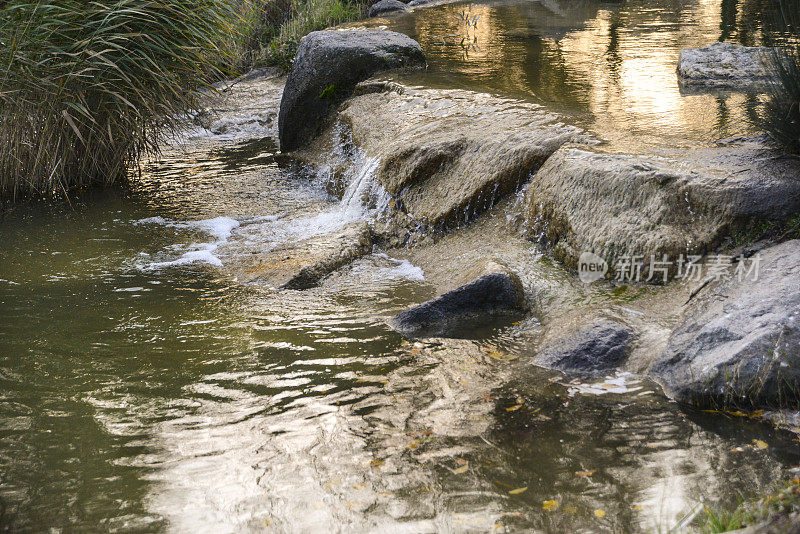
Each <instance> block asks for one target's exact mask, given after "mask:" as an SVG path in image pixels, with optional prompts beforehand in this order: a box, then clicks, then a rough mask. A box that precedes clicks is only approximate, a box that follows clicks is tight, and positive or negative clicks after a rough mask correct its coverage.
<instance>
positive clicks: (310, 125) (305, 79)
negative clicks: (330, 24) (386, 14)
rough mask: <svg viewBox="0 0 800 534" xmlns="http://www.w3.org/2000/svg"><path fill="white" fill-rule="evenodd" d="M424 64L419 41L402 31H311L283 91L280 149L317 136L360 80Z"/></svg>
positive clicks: (296, 146)
mask: <svg viewBox="0 0 800 534" xmlns="http://www.w3.org/2000/svg"><path fill="white" fill-rule="evenodd" d="M424 66H425V53H424V52H423V51H422V48H420V46H419V43H417V42H416V41H415V40H413V39H411V38H410V37H408V36H406V35H403V34H401V33H396V32H390V31H366V30H346V31H335V30H325V31H318V32H311V33H309V34H308V35H306V36H305V37H304V38H303V40H302V41H301V43H300V48H299V50H298V51H297V56H296V57H295V60H294V65H293V66H292V70H291V72H290V73H289V77H288V79H287V80H286V87H285V89H284V91H283V98H282V100H281V109H280V114H279V117H278V130H279V139H280V147H281V150H282V151H284V152H286V151H290V150H295V149H297V148H300V147H301V146H303V145H304V144H305V143H307V142H308V141H310V140H311V139H313V138H314V137H315V136H316V135H317V134H318V133H319V131H320V130H321V129H322V127H323V126H324V123H325V121H326V119H327V117H328V114H329V113H330V112H331V111H332V110H334V109H335V108H336V106H337V105H338V104H339V103H340V102H341V101H343V100H344V99H346V98H347V97H349V96H350V94H351V93H352V91H353V88H354V87H355V85H356V84H357V83H358V82H360V81H363V80H365V79H367V78H369V77H370V76H372V75H373V74H375V73H376V72H379V71H384V70H390V69H399V68H410V67H424Z"/></svg>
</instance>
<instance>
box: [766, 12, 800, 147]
mask: <svg viewBox="0 0 800 534" xmlns="http://www.w3.org/2000/svg"><path fill="white" fill-rule="evenodd" d="M776 18H777V21H776V23H775V26H776V27H777V28H778V29H779V35H778V36H777V37H778V39H777V42H776V43H775V44H776V46H775V47H774V49H773V53H772V55H771V57H770V58H769V65H770V68H771V69H772V71H773V73H774V75H775V78H776V80H777V82H776V83H775V84H774V85H773V86H772V87H771V90H770V94H769V95H768V96H769V98H768V100H767V102H766V103H765V105H764V111H763V113H762V114H761V115H760V116H759V117H758V119H757V126H759V127H760V128H761V129H763V130H764V131H766V132H767V133H768V134H769V135H770V137H772V139H773V140H774V141H776V142H777V143H778V144H780V145H781V146H783V147H784V148H786V150H788V151H789V152H793V153H795V154H800V2H798V1H797V0H780V2H779V5H778V7H777V14H776Z"/></svg>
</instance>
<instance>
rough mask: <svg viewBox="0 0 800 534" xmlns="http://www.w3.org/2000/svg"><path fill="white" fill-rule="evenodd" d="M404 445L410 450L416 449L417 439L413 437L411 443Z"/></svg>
mask: <svg viewBox="0 0 800 534" xmlns="http://www.w3.org/2000/svg"><path fill="white" fill-rule="evenodd" d="M406 447H408V448H409V449H411V450H412V451H413V450H414V449H416V448H417V447H419V440H416V439H415V440H414V441H412V442H411V443H409V444H408V445H406Z"/></svg>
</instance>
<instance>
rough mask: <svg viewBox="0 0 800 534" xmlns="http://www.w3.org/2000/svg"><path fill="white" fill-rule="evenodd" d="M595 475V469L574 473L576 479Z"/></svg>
mask: <svg viewBox="0 0 800 534" xmlns="http://www.w3.org/2000/svg"><path fill="white" fill-rule="evenodd" d="M595 473H597V469H587V470H586V471H575V476H576V477H581V478H587V477H590V476H592V475H593V474H595Z"/></svg>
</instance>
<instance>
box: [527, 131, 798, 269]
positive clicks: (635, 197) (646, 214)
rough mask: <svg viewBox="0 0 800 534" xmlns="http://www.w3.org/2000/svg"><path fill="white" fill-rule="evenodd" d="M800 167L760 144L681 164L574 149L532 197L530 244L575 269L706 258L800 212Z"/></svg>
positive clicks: (555, 161)
mask: <svg viewBox="0 0 800 534" xmlns="http://www.w3.org/2000/svg"><path fill="white" fill-rule="evenodd" d="M798 176H800V160H798V159H797V158H788V157H785V156H783V155H781V154H778V153H774V152H772V151H770V150H769V149H767V148H765V147H764V146H761V145H758V144H752V145H741V146H726V147H719V148H712V149H696V150H687V151H685V152H684V154H683V155H681V156H674V157H659V156H645V155H637V154H610V153H604V152H602V151H600V150H597V149H591V148H588V147H585V146H582V147H578V146H567V147H563V148H561V149H560V150H559V151H558V152H556V153H555V154H553V156H551V157H550V159H548V160H547V162H546V163H545V164H544V165H543V166H542V168H541V169H540V170H539V172H537V173H536V175H535V176H534V178H533V180H532V182H531V184H530V185H529V186H528V189H527V192H526V196H525V218H526V226H527V229H528V230H527V231H528V236H529V237H530V238H532V239H535V240H537V241H539V242H541V243H542V244H544V245H547V246H549V247H551V248H552V251H553V255H554V257H555V258H556V259H558V260H560V261H562V262H564V263H565V264H566V265H567V266H569V267H574V266H575V265H576V264H577V260H578V258H579V256H580V254H581V253H583V252H594V253H595V254H598V255H599V256H601V257H602V258H604V259H605V260H606V261H607V262H608V264H609V265H610V266H612V270H611V272H612V274H613V265H615V264H616V261H617V260H619V259H620V258H622V257H624V256H628V255H641V256H642V257H643V258H644V259H645V263H647V262H648V261H649V259H650V257H651V255H653V254H654V255H656V257H657V258H659V259H661V258H662V255H663V254H668V255H669V256H670V258H672V260H675V259H676V258H677V256H678V255H679V254H684V255H686V254H701V253H705V252H708V251H710V250H713V249H714V248H715V247H716V246H718V245H719V244H720V243H721V242H722V241H723V240H724V239H725V238H726V237H728V236H730V235H732V234H734V233H736V232H741V231H745V230H746V229H748V228H749V227H750V226H751V225H752V224H753V223H754V222H757V221H761V220H781V219H784V218H787V217H791V216H793V215H794V214H796V213H798V211H800V180H798V178H797V177H798Z"/></svg>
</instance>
